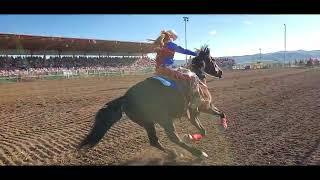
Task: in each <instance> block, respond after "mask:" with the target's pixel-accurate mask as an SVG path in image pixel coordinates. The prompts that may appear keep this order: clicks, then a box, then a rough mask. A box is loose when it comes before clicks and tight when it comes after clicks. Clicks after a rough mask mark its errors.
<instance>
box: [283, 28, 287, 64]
mask: <svg viewBox="0 0 320 180" xmlns="http://www.w3.org/2000/svg"><path fill="white" fill-rule="evenodd" d="M283 25H284V56H283V66H285V63H286V51H287V37H286V36H287V26H286V24H283Z"/></svg>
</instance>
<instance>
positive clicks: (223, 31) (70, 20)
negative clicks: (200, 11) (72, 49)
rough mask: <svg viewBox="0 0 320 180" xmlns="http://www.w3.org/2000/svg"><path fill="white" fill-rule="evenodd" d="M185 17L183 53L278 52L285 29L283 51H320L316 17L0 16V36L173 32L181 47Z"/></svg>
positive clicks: (119, 36) (111, 36) (125, 37)
mask: <svg viewBox="0 0 320 180" xmlns="http://www.w3.org/2000/svg"><path fill="white" fill-rule="evenodd" d="M184 16H187V17H189V21H188V22H187V46H188V49H190V50H195V48H199V47H201V45H204V44H207V45H209V47H210V48H211V55H212V56H214V57H221V56H238V55H248V54H257V53H259V48H261V52H262V53H270V52H276V51H283V50H284V34H285V33H284V24H286V37H287V41H286V46H287V51H290V50H300V49H303V50H320V15H195V14H192V15H188V14H186V15H182V14H179V15H135V14H133V15H0V33H17V34H19V33H20V34H31V35H45V36H62V37H76V38H92V39H104V40H119V41H134V42H147V39H155V38H157V36H158V35H159V33H160V31H161V30H170V29H173V30H175V31H176V32H177V33H178V39H177V40H176V43H177V44H178V45H180V46H182V47H185V22H184V21H183V17H184ZM175 58H176V59H184V58H185V55H180V54H177V55H176V56H175Z"/></svg>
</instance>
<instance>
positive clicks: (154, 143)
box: [143, 123, 165, 151]
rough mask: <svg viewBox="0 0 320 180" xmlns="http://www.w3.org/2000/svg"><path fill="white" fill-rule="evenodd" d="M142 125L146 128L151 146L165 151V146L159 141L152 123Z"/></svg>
mask: <svg viewBox="0 0 320 180" xmlns="http://www.w3.org/2000/svg"><path fill="white" fill-rule="evenodd" d="M143 127H144V128H145V129H146V131H147V134H148V138H149V142H150V145H151V146H153V147H156V148H158V149H160V150H162V151H165V148H164V147H163V146H162V144H161V143H160V141H159V139H158V136H157V133H156V127H155V125H154V123H144V125H143Z"/></svg>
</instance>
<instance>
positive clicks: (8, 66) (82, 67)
mask: <svg viewBox="0 0 320 180" xmlns="http://www.w3.org/2000/svg"><path fill="white" fill-rule="evenodd" d="M154 64H155V61H154V60H151V59H149V58H148V57H83V56H78V57H77V56H74V57H67V56H64V57H49V58H45V57H41V56H32V57H31V56H29V57H20V56H16V57H12V56H1V57H0V76H18V75H22V76H23V75H30V74H33V75H47V74H50V73H55V72H64V71H68V70H75V71H87V70H105V71H134V70H140V69H144V68H146V67H153V66H154Z"/></svg>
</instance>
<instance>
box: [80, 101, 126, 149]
mask: <svg viewBox="0 0 320 180" xmlns="http://www.w3.org/2000/svg"><path fill="white" fill-rule="evenodd" d="M125 102H126V97H125V96H122V97H119V98H117V99H114V100H112V101H110V102H108V103H107V104H105V105H104V106H103V107H102V108H101V109H99V111H98V112H97V114H96V116H95V122H94V125H93V128H92V129H91V131H90V133H89V134H88V135H87V137H86V138H85V139H84V140H83V141H82V142H81V143H80V145H79V147H78V148H79V149H82V148H84V147H87V148H91V147H93V146H95V145H96V144H98V143H99V141H100V140H101V139H102V138H103V136H104V135H105V133H106V132H107V131H108V130H109V129H110V128H111V126H112V125H113V124H114V123H116V122H117V121H119V120H120V119H121V117H122V112H123V111H122V106H123V105H124V104H125Z"/></svg>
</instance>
